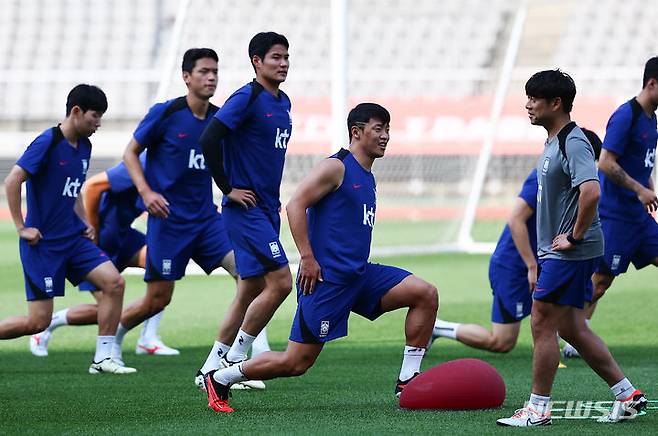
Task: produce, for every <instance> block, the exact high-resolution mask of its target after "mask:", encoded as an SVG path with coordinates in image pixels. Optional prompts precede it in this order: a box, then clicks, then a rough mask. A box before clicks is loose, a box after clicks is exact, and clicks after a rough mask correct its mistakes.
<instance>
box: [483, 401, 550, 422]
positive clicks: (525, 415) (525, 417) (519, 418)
mask: <svg viewBox="0 0 658 436" xmlns="http://www.w3.org/2000/svg"><path fill="white" fill-rule="evenodd" d="M552 423H553V422H552V420H551V413H550V412H548V413H546V414H543V415H542V414H541V413H539V412H537V411H536V410H535V409H533V408H532V407H531V406H530V405H528V406H526V407H524V408H523V409H517V410H516V411H515V412H514V415H512V416H511V417H509V418H501V419H499V420H497V421H496V424H498V425H503V426H507V427H537V426H540V425H551V424H552Z"/></svg>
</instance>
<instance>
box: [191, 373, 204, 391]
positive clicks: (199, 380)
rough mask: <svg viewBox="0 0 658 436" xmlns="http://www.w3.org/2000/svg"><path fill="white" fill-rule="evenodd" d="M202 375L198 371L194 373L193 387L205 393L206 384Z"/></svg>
mask: <svg viewBox="0 0 658 436" xmlns="http://www.w3.org/2000/svg"><path fill="white" fill-rule="evenodd" d="M203 378H204V377H203V373H202V372H201V370H198V371H197V372H196V375H195V376H194V385H195V386H196V387H197V389H198V390H200V391H202V392H205V391H206V383H205V382H204V381H203Z"/></svg>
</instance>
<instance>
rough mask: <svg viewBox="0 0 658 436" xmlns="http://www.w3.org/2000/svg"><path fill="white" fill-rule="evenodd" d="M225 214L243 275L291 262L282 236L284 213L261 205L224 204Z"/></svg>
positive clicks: (236, 261) (237, 264)
mask: <svg viewBox="0 0 658 436" xmlns="http://www.w3.org/2000/svg"><path fill="white" fill-rule="evenodd" d="M222 216H223V217H224V223H225V225H226V230H227V231H228V235H229V237H230V238H231V243H232V244H233V249H234V250H235V266H236V269H237V272H238V274H239V275H240V277H241V278H243V279H246V278H249V277H258V276H262V275H265V274H266V273H268V272H270V271H276V270H278V269H280V268H281V267H283V266H285V265H287V264H288V258H287V257H286V252H285V251H283V245H281V241H280V240H279V231H280V228H281V216H280V215H279V214H278V213H268V212H265V211H264V210H263V209H261V208H259V207H250V208H249V209H244V208H242V207H240V206H237V205H229V206H224V208H223V209H222Z"/></svg>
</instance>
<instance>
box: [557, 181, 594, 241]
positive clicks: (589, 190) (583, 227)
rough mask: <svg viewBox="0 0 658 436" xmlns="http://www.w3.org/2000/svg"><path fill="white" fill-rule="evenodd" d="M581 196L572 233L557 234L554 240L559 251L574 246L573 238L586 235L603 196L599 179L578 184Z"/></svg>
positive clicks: (576, 239)
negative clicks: (571, 239)
mask: <svg viewBox="0 0 658 436" xmlns="http://www.w3.org/2000/svg"><path fill="white" fill-rule="evenodd" d="M578 190H579V191H580V196H579V197H578V215H576V223H575V224H574V226H573V230H572V231H571V234H569V233H562V234H560V235H557V236H556V237H555V239H554V240H553V249H554V250H557V251H561V250H569V249H571V248H573V247H574V244H573V243H572V242H571V241H569V239H570V238H573V240H575V241H580V240H582V239H583V238H584V237H585V232H586V231H587V229H588V228H589V227H590V226H591V225H592V221H593V220H594V216H595V215H596V209H597V206H598V204H599V198H600V197H601V187H600V186H599V181H598V180H588V181H586V182H583V183H581V184H580V186H578Z"/></svg>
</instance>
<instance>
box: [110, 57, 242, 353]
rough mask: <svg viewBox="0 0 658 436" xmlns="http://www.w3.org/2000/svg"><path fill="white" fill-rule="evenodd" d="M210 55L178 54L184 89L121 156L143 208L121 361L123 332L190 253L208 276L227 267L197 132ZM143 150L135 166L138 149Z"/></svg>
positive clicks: (212, 75) (154, 301) (225, 243)
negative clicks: (138, 276)
mask: <svg viewBox="0 0 658 436" xmlns="http://www.w3.org/2000/svg"><path fill="white" fill-rule="evenodd" d="M217 62H218V57H217V53H215V51H214V50H212V49H209V48H192V49H189V50H187V51H186V52H185V54H184V56H183V62H182V77H183V80H184V82H185V84H186V85H187V89H188V92H187V95H186V96H183V97H179V98H175V99H172V100H169V101H167V102H164V103H158V104H156V105H154V106H153V107H152V108H151V109H150V110H149V112H148V114H147V115H146V116H145V117H144V119H143V120H142V121H141V122H140V123H139V125H138V126H137V129H136V130H135V132H134V134H133V138H132V139H131V141H130V143H129V144H128V146H127V148H126V151H125V153H124V162H125V165H126V168H127V169H128V172H129V174H130V177H131V178H132V181H133V183H134V184H135V187H136V189H137V192H139V195H140V197H141V200H142V202H143V204H144V206H145V209H146V210H147V211H148V214H149V215H148V228H147V231H146V245H147V247H148V250H147V252H146V272H145V274H144V280H145V281H146V282H147V287H146V295H145V296H144V297H143V298H140V299H139V300H137V301H135V302H133V303H131V304H130V305H129V306H128V307H126V309H125V310H124V311H123V314H122V316H121V323H120V324H119V328H118V330H117V342H116V344H115V347H114V351H113V356H114V358H115V359H118V360H120V359H121V343H122V341H123V338H124V336H125V334H126V332H127V331H128V330H130V329H132V328H133V327H135V326H137V325H138V324H140V323H141V322H142V321H144V320H146V319H147V318H149V317H150V316H153V315H154V314H156V313H158V312H160V311H161V310H162V309H164V307H165V306H167V305H168V304H169V302H170V301H171V297H172V294H173V291H174V285H175V282H176V280H179V279H181V278H182V277H183V276H184V275H185V268H186V266H187V264H188V262H189V260H190V259H194V261H195V262H196V263H197V264H199V266H201V268H203V270H204V271H205V272H206V273H207V274H210V273H211V272H212V271H213V270H215V269H216V268H218V267H219V266H222V267H223V268H224V269H226V270H227V271H228V272H229V273H232V274H235V273H234V266H233V263H234V262H233V253H232V247H231V244H230V242H229V239H228V236H227V235H226V230H225V228H224V226H223V224H222V218H221V215H220V214H219V212H218V211H217V206H215V205H214V204H213V198H212V182H211V180H210V173H209V172H208V170H207V169H206V165H205V162H204V157H203V154H202V153H201V148H200V146H199V137H200V136H201V133H202V132H203V130H204V128H205V127H206V126H207V125H208V122H209V121H210V119H211V118H212V117H213V115H214V114H215V112H216V111H217V107H216V106H214V105H212V104H210V101H209V100H210V97H212V96H213V95H214V93H215V89H216V87H217V70H218V68H217ZM144 149H146V150H147V152H146V164H145V168H144V169H142V165H141V164H140V161H139V155H140V154H141V153H142V151H143V150H144Z"/></svg>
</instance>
